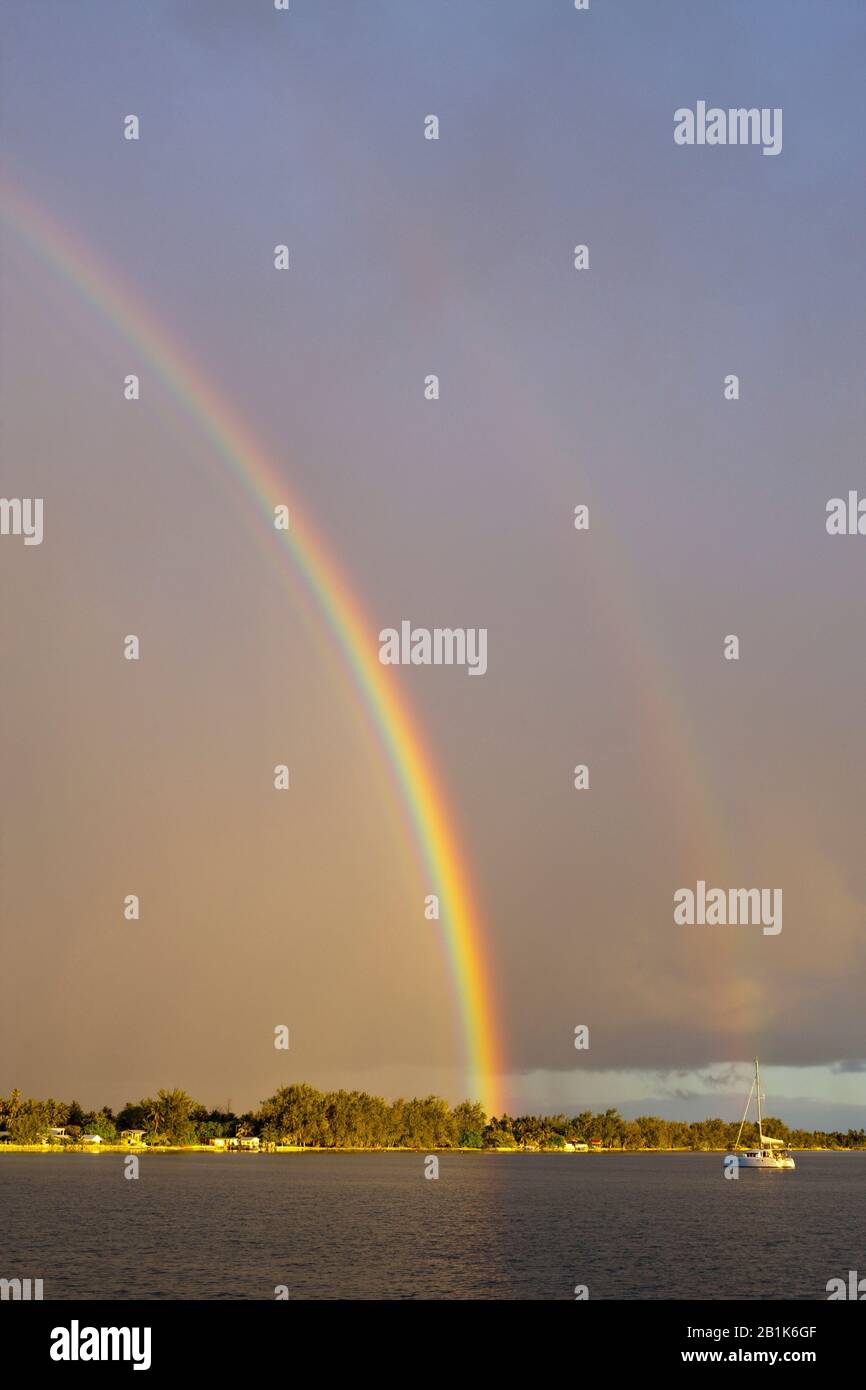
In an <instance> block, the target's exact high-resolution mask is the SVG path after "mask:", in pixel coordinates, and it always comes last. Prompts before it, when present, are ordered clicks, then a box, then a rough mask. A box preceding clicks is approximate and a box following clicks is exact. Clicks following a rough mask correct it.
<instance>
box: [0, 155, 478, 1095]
mask: <svg viewBox="0 0 866 1390" xmlns="http://www.w3.org/2000/svg"><path fill="white" fill-rule="evenodd" d="M0 219H2V222H3V224H4V225H5V226H6V227H7V228H8V229H9V230H10V231H11V232H12V233H13V234H14V235H15V237H16V238H17V239H18V240H20V241H21V242H22V243H23V245H24V246H25V247H26V248H27V250H28V251H29V252H30V253H31V254H33V255H34V256H36V257H38V258H39V260H40V261H42V262H43V263H44V264H46V265H48V266H49V267H50V268H51V269H52V271H54V272H55V273H56V275H57V276H58V277H59V278H60V279H61V280H62V281H64V282H65V283H66V284H67V285H69V286H71V287H72V288H73V290H74V291H75V293H76V294H77V295H78V296H79V298H81V299H82V300H84V301H85V302H86V303H87V304H88V305H89V306H90V307H91V308H92V309H94V310H95V311H96V312H97V313H98V314H99V315H100V316H101V317H102V318H103V319H105V320H106V321H107V322H108V323H109V324H110V325H111V327H112V328H113V329H114V330H116V331H117V332H118V333H119V334H120V335H121V336H122V337H123V338H125V339H126V340H128V341H129V342H130V343H131V344H133V345H134V346H135V348H136V349H137V351H138V352H139V353H140V354H141V356H142V358H143V359H144V360H145V361H146V362H147V363H148V364H149V366H150V368H151V369H152V370H153V372H154V373H155V374H156V376H158V378H159V379H160V381H161V382H162V383H163V384H164V386H165V387H166V388H167V389H168V391H169V392H170V393H171V395H172V396H173V397H174V398H175V400H176V401H177V402H178V403H179V404H180V405H181V406H182V407H183V409H184V411H185V412H186V413H187V414H188V415H189V416H190V417H191V418H192V419H193V420H194V421H195V423H196V424H197V425H198V426H199V427H200V428H201V429H202V431H203V432H204V434H205V435H206V437H207V438H208V440H209V441H210V444H211V445H212V446H213V451H214V460H215V464H216V462H217V461H218V462H219V464H220V465H221V467H222V468H223V469H225V470H226V471H227V472H228V473H229V474H231V475H232V476H233V477H234V478H235V479H236V481H237V483H238V486H239V488H240V489H242V490H243V492H244V493H245V494H246V496H247V497H248V498H249V500H250V502H251V504H252V507H253V508H254V509H255V522H256V525H257V526H260V527H261V532H262V541H263V544H265V543H267V544H268V545H269V546H270V545H277V546H280V547H282V551H283V555H284V557H285V561H286V564H287V566H291V567H292V573H293V574H294V575H296V576H298V577H299V578H300V579H301V581H302V583H303V586H304V589H305V591H306V594H307V596H308V598H309V600H311V602H312V604H313V605H314V607H315V609H316V610H317V611H318V613H319V615H320V616H321V617H322V618H323V619H324V621H325V625H326V627H327V630H328V631H329V633H330V634H331V636H332V638H333V641H334V643H335V644H336V646H337V648H338V649H339V653H340V656H341V658H342V661H343V663H344V666H345V669H346V670H347V671H348V673H349V674H350V676H351V678H352V681H353V683H354V686H355V689H356V690H357V692H358V695H359V696H360V698H361V700H362V702H363V705H364V707H365V709H366V711H367V713H368V715H369V719H370V721H371V724H372V726H373V728H374V730H375V732H376V734H377V736H378V739H379V742H380V744H381V746H382V749H383V750H384V752H385V754H386V757H387V760H388V764H389V767H390V769H391V773H392V777H393V780H394V782H395V784H396V787H397V789H398V791H399V795H400V798H401V800H402V804H403V806H404V807H405V810H406V813H407V816H408V820H409V823H410V826H411V830H412V833H413V837H414V840H415V843H416V845H417V847H418V850H419V852H420V856H421V860H422V862H423V864H424V866H425V871H426V874H427V875H428V877H429V881H430V890H429V891H431V892H436V893H437V894H438V896H439V899H440V911H441V918H440V924H439V925H440V928H441V930H442V935H443V941H444V943H445V948H446V951H447V956H448V962H449V969H450V974H451V978H452V981H453V986H454V990H455V994H456V997H457V1001H458V1008H459V1013H460V1018H461V1025H462V1031H463V1039H464V1050H465V1058H466V1084H467V1087H468V1090H469V1094H470V1095H471V1096H472V1097H473V1098H476V1099H480V1100H481V1101H482V1103H483V1104H484V1106H485V1109H486V1110H487V1111H488V1113H500V1112H501V1110H502V1109H503V1104H502V1099H501V1096H500V1090H499V1088H500V1086H501V1082H502V1076H503V1073H504V1070H505V1068H504V1063H503V1049H502V1045H501V1038H500V1029H499V1023H498V1018H497V1011H496V1008H495V1003H494V994H493V985H492V971H491V966H490V962H489V957H488V952H487V949H486V942H485V939H484V932H483V926H482V918H481V914H480V911H479V908H478V904H477V901H476V898H475V894H474V891H473V888H472V883H471V877H470V872H469V866H468V864H467V863H466V858H465V854H464V853H463V851H462V849H461V845H460V838H459V834H458V832H457V830H456V828H455V826H454V823H453V816H452V813H451V811H450V809H449V806H448V802H447V800H446V797H445V792H444V790H443V787H442V785H441V782H440V779H439V777H438V774H437V771H436V767H435V763H434V761H433V758H432V756H431V754H430V751H429V749H428V748H427V747H426V745H425V742H424V739H423V737H422V734H421V732H420V729H419V727H418V723H417V720H416V718H415V716H414V715H413V712H412V710H411V709H410V706H409V704H408V702H407V700H406V698H405V696H404V695H403V694H402V692H401V691H400V690H399V688H398V686H397V684H396V683H395V681H394V679H393V676H392V675H391V674H390V668H384V667H382V666H381V664H380V663H379V659H378V646H377V643H376V638H377V633H376V632H375V631H374V628H373V624H372V622H371V621H370V620H369V619H368V618H367V616H366V614H365V612H364V610H363V607H362V605H361V603H360V601H359V599H358V597H357V594H356V592H355V590H354V589H353V587H352V585H351V583H350V582H349V580H348V578H347V577H346V575H345V574H344V573H343V572H342V570H341V567H340V565H339V563H338V561H337V559H336V558H335V556H334V555H333V553H332V552H331V551H330V550H329V548H328V546H327V544H326V542H325V540H324V539H323V537H322V535H321V533H320V532H319V531H317V529H316V527H315V525H314V523H313V522H312V520H311V518H310V517H309V516H308V515H306V514H305V512H304V509H303V506H302V505H301V504H300V503H299V502H298V499H297V497H295V496H288V495H287V489H286V484H285V481H284V479H283V478H282V477H281V475H280V471H279V468H278V466H277V464H276V461H275V460H274V459H273V458H272V457H271V455H270V454H269V453H268V451H267V450H266V449H265V447H264V446H263V444H262V443H261V442H260V441H259V440H258V439H257V438H256V436H255V433H254V431H253V430H252V429H251V428H250V426H249V425H248V424H247V423H246V422H245V421H244V420H243V419H242V418H241V417H240V416H239V415H238V413H237V412H236V411H235V410H234V409H233V408H232V406H231V405H230V403H229V402H228V401H227V400H226V398H225V396H224V394H223V393H221V392H220V391H219V390H217V388H216V387H215V386H214V384H213V383H212V382H211V381H210V380H209V379H208V377H207V375H206V373H205V371H204V370H203V369H202V368H201V366H200V365H199V364H198V363H197V362H196V361H195V360H194V358H193V357H192V355H191V354H190V353H189V352H188V351H187V350H186V349H183V348H181V346H180V345H179V344H178V343H177V341H176V340H175V338H174V336H173V334H172V333H171V332H170V331H169V329H168V328H167V327H166V326H165V324H164V323H163V322H162V321H161V320H160V319H159V318H158V317H157V316H156V315H155V314H154V313H153V312H152V310H151V309H150V308H149V307H148V306H147V305H146V304H145V303H144V301H143V299H142V298H141V296H140V295H139V294H138V293H136V291H135V290H134V289H133V288H132V287H131V286H130V285H129V284H128V283H127V282H126V280H123V279H121V277H120V276H119V275H118V274H117V273H116V272H115V271H114V270H113V269H111V268H110V267H109V266H108V265H107V264H106V263H105V261H104V259H103V258H102V257H97V256H95V255H94V253H93V252H92V251H91V250H90V249H89V248H88V247H87V246H86V245H85V244H84V242H83V241H82V240H81V238H80V237H79V236H77V235H76V234H75V233H74V232H73V230H72V229H71V228H69V227H68V226H66V225H65V224H64V225H61V224H59V223H58V222H56V221H55V219H54V218H53V217H52V215H51V214H50V213H49V212H48V211H47V210H46V209H45V208H43V207H41V206H40V205H39V204H37V202H36V201H34V200H33V199H32V198H31V197H30V196H29V195H28V194H26V193H25V192H24V191H23V190H22V189H20V188H19V187H17V186H14V187H13V186H12V185H11V184H10V183H8V182H2V183H0ZM278 505H288V506H289V509H290V516H291V528H290V529H289V530H288V531H277V530H276V529H275V528H274V508H275V507H276V506H278ZM419 911H420V908H419Z"/></svg>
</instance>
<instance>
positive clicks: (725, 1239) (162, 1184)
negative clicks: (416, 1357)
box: [0, 1153, 866, 1299]
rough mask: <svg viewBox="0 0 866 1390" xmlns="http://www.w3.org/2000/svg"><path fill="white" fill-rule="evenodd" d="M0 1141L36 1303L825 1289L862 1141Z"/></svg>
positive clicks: (14, 1225) (5, 1273)
mask: <svg viewBox="0 0 866 1390" xmlns="http://www.w3.org/2000/svg"><path fill="white" fill-rule="evenodd" d="M424 1157H425V1156H424V1155H423V1154H403V1153H386V1154H351V1153H345V1154H321V1153H315V1154H148V1153H143V1154H142V1155H141V1158H140V1163H141V1167H140V1177H139V1178H138V1180H129V1179H125V1178H124V1176H123V1165H124V1158H123V1155H121V1154H107V1153H106V1154H62V1155H61V1154H12V1153H7V1154H0V1247H2V1249H0V1264H2V1268H0V1277H5V1278H13V1277H16V1276H17V1277H21V1278H28V1277H29V1278H33V1279H36V1278H41V1279H43V1280H44V1294H45V1298H46V1299H79V1298H84V1299H88V1298H109V1299H154V1298H156V1299H273V1298H274V1290H275V1287H276V1286H277V1285H281V1284H282V1285H286V1286H287V1287H288V1290H289V1295H290V1297H291V1298H293V1299H295V1298H314V1299H573V1298H574V1288H575V1285H577V1284H585V1285H587V1286H588V1289H589V1296H590V1298H591V1299H596V1298H602V1299H732V1298H747V1299H826V1297H827V1292H826V1284H827V1281H828V1279H831V1278H834V1277H836V1276H842V1277H843V1278H847V1272H848V1270H849V1269H859V1270H860V1271H861V1272H862V1273H866V1153H806V1154H798V1155H797V1156H796V1157H797V1169H796V1171H795V1172H793V1173H765V1172H760V1171H743V1172H741V1174H740V1177H739V1178H738V1179H737V1180H736V1181H726V1180H725V1179H724V1178H723V1177H722V1156H721V1155H720V1154H628V1153H626V1154H454V1153H450V1154H449V1153H443V1154H440V1155H439V1162H440V1169H439V1174H440V1175H439V1178H438V1180H432V1179H425V1177H424Z"/></svg>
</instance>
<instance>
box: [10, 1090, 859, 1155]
mask: <svg viewBox="0 0 866 1390" xmlns="http://www.w3.org/2000/svg"><path fill="white" fill-rule="evenodd" d="M58 1128H65V1130H66V1134H67V1136H68V1139H67V1141H64V1140H61V1139H59V1138H58V1139H56V1140H55V1141H52V1140H51V1138H50V1136H49V1131H50V1130H51V1129H58ZM738 1129H739V1124H738V1123H737V1122H732V1123H729V1122H728V1121H726V1120H719V1119H708V1120H696V1121H693V1122H692V1123H690V1124H687V1123H685V1122H684V1121H681V1120H663V1119H660V1118H659V1117H658V1116H655V1115H643V1116H639V1117H638V1119H636V1120H624V1119H623V1117H622V1116H621V1115H620V1114H619V1112H618V1111H617V1110H613V1109H610V1110H605V1111H601V1112H599V1113H597V1114H594V1113H593V1112H592V1111H591V1110H584V1111H582V1112H581V1113H580V1114H578V1115H574V1116H572V1117H571V1118H569V1117H567V1116H565V1115H518V1116H510V1115H502V1116H500V1117H496V1116H492V1117H488V1116H487V1115H486V1114H485V1113H484V1110H483V1109H482V1107H481V1106H480V1105H479V1104H477V1103H475V1102H473V1101H468V1100H466V1101H462V1102H461V1103H460V1104H459V1105H455V1106H453V1107H451V1106H449V1105H448V1104H447V1102H446V1101H444V1100H441V1099H440V1098H439V1097H438V1096H426V1097H424V1098H423V1099H414V1100H395V1101H386V1100H383V1099H382V1098H381V1096H370V1095H367V1094H366V1093H365V1092H363V1091H317V1090H315V1089H314V1088H313V1087H312V1086H307V1085H303V1084H300V1085H293V1086H281V1087H280V1088H279V1090H277V1091H276V1092H275V1093H274V1095H272V1096H270V1097H269V1098H268V1099H267V1100H265V1101H263V1102H262V1104H261V1105H260V1106H259V1108H258V1110H253V1111H248V1112H247V1113H246V1114H243V1115H236V1114H234V1113H233V1112H232V1111H230V1110H228V1109H226V1110H209V1109H208V1108H207V1107H206V1106H204V1105H201V1104H199V1103H198V1102H196V1101H195V1100H193V1099H192V1097H191V1096H188V1095H187V1094H186V1092H185V1091H179V1090H174V1091H159V1092H158V1094H157V1095H156V1097H147V1098H145V1099H143V1100H140V1101H137V1102H131V1101H130V1102H127V1104H126V1105H125V1106H124V1107H123V1109H122V1110H120V1111H119V1112H118V1113H117V1114H116V1115H115V1114H114V1113H113V1112H112V1111H111V1110H110V1109H109V1108H108V1107H107V1106H103V1108H102V1109H101V1110H91V1111H85V1110H84V1109H83V1108H82V1106H80V1105H79V1104H78V1102H77V1101H74V1100H73V1101H69V1102H66V1101H56V1100H32V1099H30V1100H25V1099H24V1098H22V1096H21V1095H20V1094H19V1092H18V1091H13V1092H12V1094H11V1095H10V1096H9V1097H7V1098H4V1097H2V1096H0V1131H5V1132H6V1133H7V1134H8V1137H9V1142H10V1143H11V1144H13V1145H16V1146H18V1145H35V1144H40V1143H44V1142H49V1143H51V1142H57V1143H63V1142H68V1140H72V1141H73V1142H75V1141H79V1142H84V1141H85V1138H86V1136H87V1135H91V1136H92V1135H98V1136H99V1138H100V1140H101V1141H103V1142H104V1143H105V1144H106V1145H108V1144H112V1143H115V1142H117V1141H119V1138H120V1135H121V1132H122V1131H123V1130H127V1131H129V1130H141V1131H143V1142H144V1143H145V1144H146V1145H148V1146H149V1147H160V1148H167V1147H171V1148H185V1147H191V1146H194V1145H209V1144H211V1143H212V1141H213V1140H215V1139H225V1138H234V1137H236V1136H238V1135H240V1136H249V1137H256V1138H258V1139H259V1140H260V1142H261V1143H262V1144H263V1145H267V1146H271V1145H291V1146H293V1147H298V1148H311V1149H313V1148H315V1149H458V1148H464V1149H528V1150H556V1149H564V1148H565V1147H566V1146H567V1145H574V1144H581V1143H585V1144H587V1145H589V1146H591V1147H600V1148H604V1149H614V1150H632V1151H634V1150H640V1149H645V1150H658V1149H687V1150H697V1151H700V1150H719V1151H725V1150H728V1149H731V1148H732V1147H733V1145H734V1143H735V1141H736V1137H737V1131H738ZM764 1133H765V1134H767V1135H772V1136H773V1137H775V1138H777V1139H782V1140H784V1142H785V1143H786V1144H788V1145H789V1146H790V1147H791V1148H794V1149H863V1148H866V1130H862V1129H860V1130H852V1129H849V1130H848V1131H847V1133H843V1132H842V1131H841V1130H834V1131H832V1132H829V1133H827V1132H824V1131H822V1130H802V1129H789V1128H788V1126H787V1125H785V1124H783V1123H782V1121H781V1120H777V1119H769V1118H768V1119H765V1120H764ZM757 1139H758V1135H757V1130H756V1128H755V1126H754V1125H746V1126H745V1128H744V1130H743V1139H742V1142H743V1143H744V1144H746V1145H755V1144H756V1143H757Z"/></svg>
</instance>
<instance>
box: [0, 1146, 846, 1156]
mask: <svg viewBox="0 0 866 1390" xmlns="http://www.w3.org/2000/svg"><path fill="white" fill-rule="evenodd" d="M732 1152H733V1150H731V1149H685V1148H683V1149H586V1150H582V1149H573V1150H569V1149H524V1148H518V1147H514V1148H498V1149H494V1148H490V1149H478V1148H472V1147H468V1146H467V1147H462V1148H461V1147H451V1148H436V1146H435V1145H433V1146H431V1147H430V1148H423V1147H422V1148H406V1147H405V1146H389V1147H381V1148H366V1147H362V1146H352V1145H341V1146H340V1147H339V1148H338V1147H333V1146H326V1145H314V1144H306V1145H302V1144H277V1145H275V1147H274V1148H271V1149H251V1150H243V1149H218V1148H215V1147H214V1146H213V1145H212V1144H176V1145H172V1144H158V1145H156V1144H155V1145H153V1146H148V1145H147V1144H139V1145H136V1144H0V1154H4V1153H17V1154H105V1153H110V1154H137V1155H139V1154H193V1153H198V1154H214V1155H215V1156H220V1157H238V1156H239V1155H246V1156H247V1157H249V1156H253V1157H254V1156H256V1155H257V1154H259V1155H260V1154H386V1153H387V1154H428V1153H433V1154H478V1155H479V1156H485V1155H491V1154H492V1155H496V1154H525V1155H526V1156H528V1157H538V1158H549V1157H551V1156H552V1155H559V1156H561V1157H569V1158H586V1157H589V1155H590V1154H596V1155H597V1154H613V1155H615V1156H616V1157H617V1158H620V1157H622V1158H628V1157H634V1156H635V1155H638V1154H728V1153H732ZM789 1152H790V1153H796V1154H809V1153H823V1154H827V1153H840V1154H845V1153H866V1145H864V1146H861V1147H859V1148H851V1147H846V1148H819V1147H814V1148H808V1149H797V1148H794V1147H793V1146H792V1147H791V1148H790V1149H789Z"/></svg>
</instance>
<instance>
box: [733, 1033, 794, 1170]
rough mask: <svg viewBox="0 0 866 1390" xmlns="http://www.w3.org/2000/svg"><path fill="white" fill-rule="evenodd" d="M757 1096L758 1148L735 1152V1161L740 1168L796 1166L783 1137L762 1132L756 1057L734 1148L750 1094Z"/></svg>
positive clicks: (738, 1143) (750, 1097) (736, 1148)
mask: <svg viewBox="0 0 866 1390" xmlns="http://www.w3.org/2000/svg"><path fill="white" fill-rule="evenodd" d="M753 1095H757V1098H758V1148H756V1149H746V1150H745V1151H744V1152H743V1153H739V1152H738V1153H737V1162H738V1164H739V1166H740V1167H741V1168H773V1169H782V1168H796V1166H797V1165H796V1164H795V1162H794V1160H793V1158H792V1157H791V1154H790V1152H789V1151H788V1149H787V1148H786V1147H785V1141H784V1139H771V1138H770V1136H769V1135H767V1134H765V1133H764V1119H763V1113H762V1111H761V1099H762V1097H761V1073H760V1070H759V1068H758V1059H757V1057H756V1058H755V1079H754V1081H753V1082H752V1089H751V1091H750V1092H749V1099H748V1100H747V1101H746V1108H745V1110H744V1112H743V1119H742V1122H741V1124H740V1131H739V1134H738V1135H737V1142H736V1144H735V1145H734V1149H735V1150H739V1147H740V1137H741V1135H742V1133H743V1128H744V1126H745V1123H746V1117H747V1116H748V1113H749V1106H750V1105H751V1103H752V1096H753Z"/></svg>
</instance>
